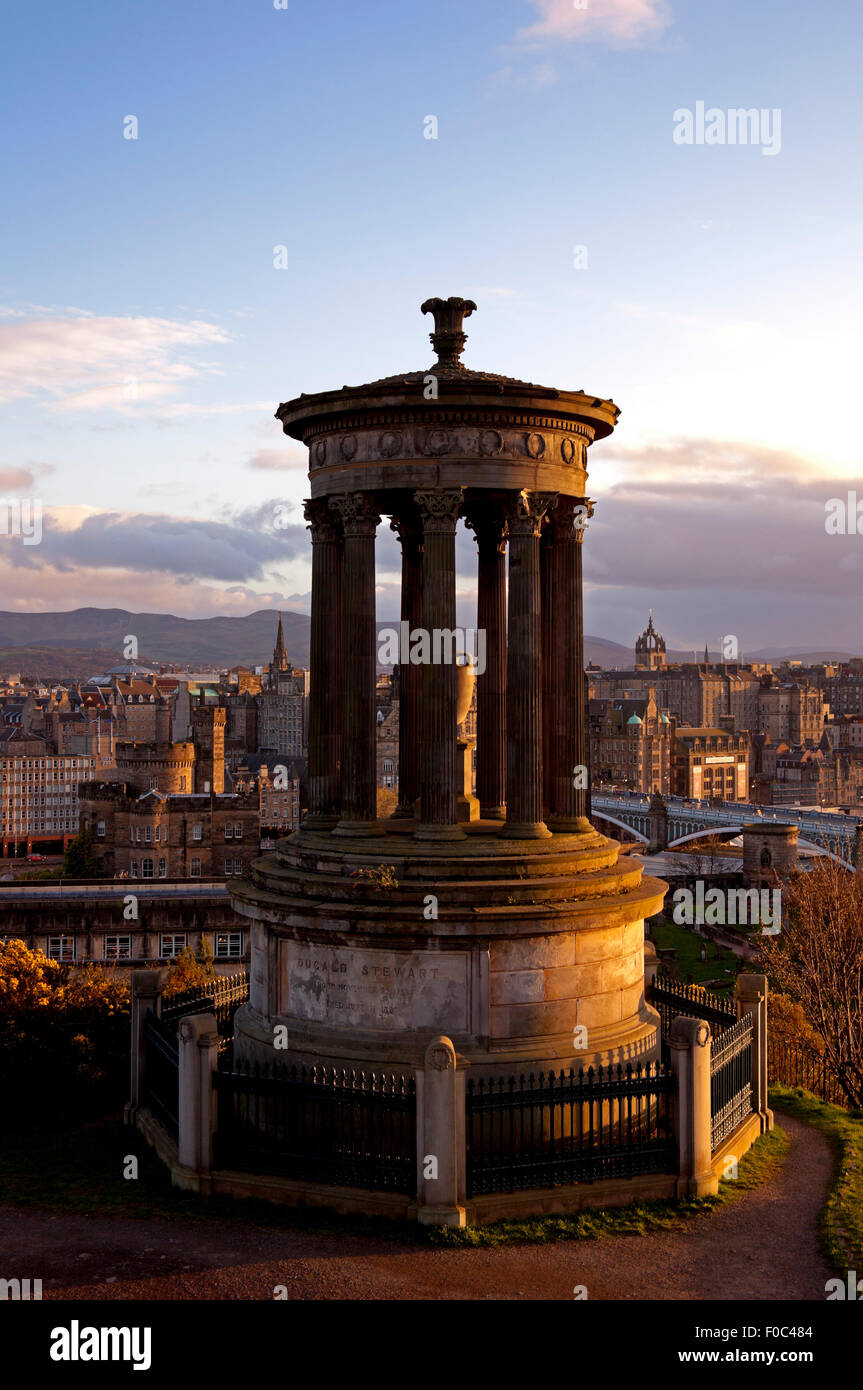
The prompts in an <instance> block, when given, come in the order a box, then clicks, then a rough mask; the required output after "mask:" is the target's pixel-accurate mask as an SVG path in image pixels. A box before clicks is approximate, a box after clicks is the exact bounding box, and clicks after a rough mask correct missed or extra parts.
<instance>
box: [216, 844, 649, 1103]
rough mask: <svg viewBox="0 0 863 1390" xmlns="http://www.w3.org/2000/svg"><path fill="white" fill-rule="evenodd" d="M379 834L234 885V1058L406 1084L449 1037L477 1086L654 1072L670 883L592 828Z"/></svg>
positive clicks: (307, 852) (258, 868)
mask: <svg viewBox="0 0 863 1390" xmlns="http://www.w3.org/2000/svg"><path fill="white" fill-rule="evenodd" d="M378 827H379V829H380V831H381V832H382V833H381V834H380V835H379V836H377V837H375V838H372V839H370V838H369V837H367V836H363V837H357V838H356V839H352V838H351V837H350V836H347V835H345V834H344V833H342V834H340V835H339V836H338V837H334V836H333V835H332V834H331V833H328V832H326V831H323V830H321V829H318V828H309V827H305V826H304V827H303V828H301V829H300V830H299V831H297V832H295V833H294V834H293V835H291V836H290V837H288V838H287V839H286V840H283V841H281V842H280V844H279V847H278V849H277V850H276V851H275V852H274V853H272V854H268V855H265V856H264V857H263V858H261V859H259V860H258V861H256V863H255V865H254V866H253V875H252V879H251V881H242V882H237V883H236V884H234V885H232V886H231V896H232V901H233V906H234V909H235V911H236V912H237V913H238V914H240V915H241V916H243V917H245V918H247V919H248V920H249V921H250V922H251V924H252V927H251V939H252V964H251V989H250V999H249V1003H248V1005H246V1006H245V1007H244V1008H243V1009H241V1010H240V1011H239V1012H238V1014H237V1018H236V1041H235V1055H236V1056H237V1058H239V1059H241V1060H248V1061H264V1060H274V1059H276V1060H280V1061H282V1062H288V1063H298V1064H299V1063H302V1064H306V1065H308V1064H319V1063H322V1064H326V1065H334V1066H339V1067H342V1066H344V1067H357V1068H362V1069H364V1070H376V1069H386V1070H396V1071H398V1070H399V1069H403V1070H405V1071H407V1070H410V1069H411V1068H412V1067H414V1066H419V1065H421V1063H422V1059H423V1056H424V1052H425V1048H426V1046H427V1044H428V1040H429V1038H430V1037H431V1036H434V1035H436V1034H441V1033H442V1034H445V1035H446V1036H448V1037H450V1038H451V1039H452V1040H453V1043H454V1044H455V1046H456V1048H457V1050H458V1052H459V1053H460V1054H462V1056H463V1057H464V1058H465V1060H466V1061H467V1062H469V1063H470V1064H471V1066H472V1067H473V1068H475V1069H476V1071H475V1073H474V1074H475V1075H495V1074H501V1075H507V1074H509V1073H510V1072H513V1071H516V1072H518V1071H525V1072H528V1071H541V1070H548V1069H550V1068H553V1069H555V1070H558V1069H559V1068H561V1067H570V1066H574V1067H576V1068H578V1067H588V1066H598V1065H602V1066H607V1065H609V1064H617V1063H618V1062H620V1063H623V1064H626V1063H627V1062H636V1061H654V1060H656V1059H657V1057H658V1051H659V1019H658V1015H657V1014H656V1012H655V1010H654V1009H652V1008H651V1007H650V1006H649V1005H647V1004H646V1003H645V1000H644V919H645V917H650V916H652V915H653V914H654V913H656V912H658V911H659V909H660V907H661V905H662V900H663V896H664V893H665V888H666V885H665V884H664V883H663V882H662V881H661V880H659V879H654V878H646V877H643V869H642V865H641V862H640V861H639V860H637V859H633V858H632V857H631V856H628V855H626V856H623V857H620V858H619V851H620V846H619V845H618V843H617V842H616V841H614V840H610V839H607V838H606V837H605V836H604V835H600V834H599V833H598V832H597V831H595V830H594V829H593V828H589V829H588V830H585V831H581V832H580V833H574V834H555V835H553V836H549V837H548V838H546V839H537V840H522V839H518V840H514V839H507V838H505V835H506V827H505V826H501V824H500V822H497V821H490V820H487V821H484V820H479V821H475V822H470V823H467V824H464V825H463V827H462V828H463V831H464V838H463V839H459V840H443V841H434V840H430V841H426V840H423V841H419V840H416V839H414V838H413V830H414V824H413V822H411V821H406V820H386V821H381V822H379V823H378ZM280 1028H281V1030H282V1031H281V1032H280V1033H277V1029H280ZM285 1029H286V1030H287V1044H288V1045H287V1048H286V1049H284V1048H281V1047H280V1048H278V1049H277V1050H276V1049H274V1042H275V1041H279V1042H283V1041H284V1030H285Z"/></svg>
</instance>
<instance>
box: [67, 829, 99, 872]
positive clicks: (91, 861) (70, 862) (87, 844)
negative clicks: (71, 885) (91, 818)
mask: <svg viewBox="0 0 863 1390" xmlns="http://www.w3.org/2000/svg"><path fill="white" fill-rule="evenodd" d="M93 846H94V840H93V832H92V830H82V831H81V832H80V833H79V834H78V835H76V836H75V838H74V840H70V841H69V844H68V845H67V846H66V853H65V854H64V855H63V877H64V878H101V876H102V863H101V860H100V859H98V858H97V857H96V854H95V852H94V848H93Z"/></svg>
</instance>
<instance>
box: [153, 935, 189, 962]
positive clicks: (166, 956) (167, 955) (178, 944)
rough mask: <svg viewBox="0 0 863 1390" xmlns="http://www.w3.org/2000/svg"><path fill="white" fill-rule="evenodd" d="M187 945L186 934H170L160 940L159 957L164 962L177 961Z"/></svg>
mask: <svg viewBox="0 0 863 1390" xmlns="http://www.w3.org/2000/svg"><path fill="white" fill-rule="evenodd" d="M185 945H186V933H185V932H184V931H183V932H168V933H165V934H163V935H162V936H160V938H159V955H160V956H161V957H162V959H163V960H175V959H176V958H177V956H178V955H179V954H180V952H181V951H182V950H183V949H184V947H185Z"/></svg>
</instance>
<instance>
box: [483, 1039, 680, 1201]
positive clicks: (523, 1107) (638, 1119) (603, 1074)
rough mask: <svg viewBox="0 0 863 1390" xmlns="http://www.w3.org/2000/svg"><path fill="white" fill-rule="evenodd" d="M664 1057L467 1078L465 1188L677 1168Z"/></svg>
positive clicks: (507, 1188) (498, 1188)
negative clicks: (656, 1060)
mask: <svg viewBox="0 0 863 1390" xmlns="http://www.w3.org/2000/svg"><path fill="white" fill-rule="evenodd" d="M674 1086H675V1081H674V1077H673V1075H672V1074H671V1072H670V1071H669V1069H668V1068H667V1067H665V1066H663V1065H662V1064H661V1063H645V1064H644V1065H636V1066H634V1067H633V1066H632V1065H631V1064H629V1065H627V1066H626V1068H624V1067H622V1066H617V1067H606V1068H605V1069H603V1068H602V1067H599V1068H597V1069H596V1070H594V1068H593V1067H591V1068H590V1069H589V1070H588V1071H586V1072H585V1071H581V1070H580V1071H578V1072H575V1071H573V1070H570V1071H568V1072H564V1071H561V1072H560V1073H559V1074H557V1075H556V1074H555V1073H554V1072H549V1073H547V1074H546V1073H543V1072H540V1073H539V1075H538V1076H534V1075H530V1076H528V1077H527V1078H525V1077H524V1076H520V1077H519V1078H518V1079H516V1078H515V1077H514V1076H510V1077H508V1078H503V1077H499V1078H492V1079H488V1080H484V1079H480V1080H478V1081H473V1080H469V1081H468V1083H467V1096H466V1133H467V1194H468V1196H469V1197H470V1196H475V1195H477V1194H479V1193H484V1192H514V1191H517V1190H520V1189H524V1188H533V1187H562V1186H565V1185H567V1184H570V1183H583V1182H595V1181H597V1180H599V1179H601V1178H631V1177H635V1176H637V1175H638V1174H641V1173H671V1172H674V1171H676V1149H675V1143H674V1137H673V1131H672V1122H671V1097H672V1095H673V1093H674Z"/></svg>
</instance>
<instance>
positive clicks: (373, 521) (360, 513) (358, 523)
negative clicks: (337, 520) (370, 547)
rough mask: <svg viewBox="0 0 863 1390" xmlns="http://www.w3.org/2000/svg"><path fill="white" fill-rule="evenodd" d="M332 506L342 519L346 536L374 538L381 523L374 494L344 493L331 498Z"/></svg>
mask: <svg viewBox="0 0 863 1390" xmlns="http://www.w3.org/2000/svg"><path fill="white" fill-rule="evenodd" d="M330 506H331V508H332V509H333V511H335V512H338V514H339V516H340V517H341V519H342V529H343V531H344V533H345V535H346V536H373V535H374V534H375V532H376V530H377V528H378V524H379V522H380V519H381V517H380V512H379V511H378V509H377V506H376V505H375V498H374V493H371V492H342V493H339V494H338V496H336V497H331V498H330Z"/></svg>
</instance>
